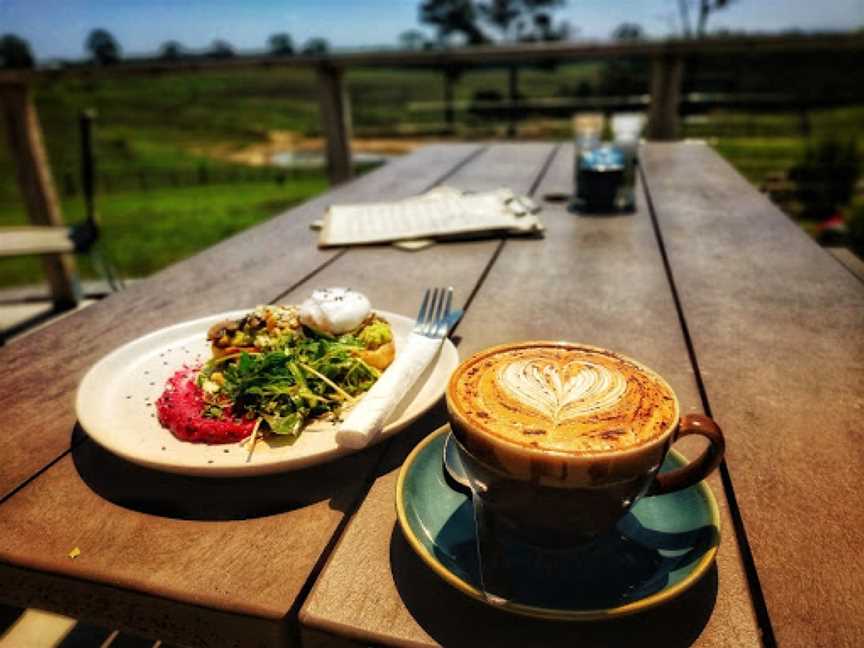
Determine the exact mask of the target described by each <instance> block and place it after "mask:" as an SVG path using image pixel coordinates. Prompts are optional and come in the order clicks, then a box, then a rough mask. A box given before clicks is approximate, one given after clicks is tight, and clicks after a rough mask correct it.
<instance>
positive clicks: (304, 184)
mask: <svg viewBox="0 0 864 648" xmlns="http://www.w3.org/2000/svg"><path fill="white" fill-rule="evenodd" d="M601 74H602V67H601V65H600V64H599V63H579V64H568V65H561V66H558V67H557V68H554V69H538V68H526V69H524V70H522V71H521V72H520V91H521V93H522V94H523V95H524V96H526V97H552V96H573V95H574V93H576V92H577V90H578V88H579V87H580V85H583V86H584V85H585V84H589V85H590V84H595V83H597V82H598V80H599V79H600V77H601ZM346 79H347V87H348V92H349V95H350V99H351V105H352V118H353V123H354V129H355V133H356V134H357V135H359V136H364V135H366V136H397V137H398V136H405V137H411V136H414V135H418V134H419V135H422V134H428V133H440V132H441V129H442V126H443V113H442V104H441V99H442V97H443V80H442V75H441V74H440V72H437V71H431V70H430V71H424V70H379V69H366V70H351V71H349V72H348V74H347V75H346ZM506 88H507V73H506V71H505V70H500V69H479V70H471V71H468V72H466V73H465V74H464V75H463V76H462V77H461V78H460V79H459V81H458V83H457V84H456V86H455V97H456V99H457V100H460V101H468V100H470V99H471V97H472V96H473V95H474V93H475V92H477V91H480V90H486V91H489V90H495V91H498V92H500V93H501V94H506ZM36 100H37V106H38V109H39V114H40V119H41V122H42V125H43V130H44V133H45V142H46V147H47V149H48V153H49V159H50V161H51V166H52V170H53V173H54V177H55V180H56V184H57V186H58V190H59V191H60V193H61V196H62V199H63V208H64V213H65V218H66V220H67V222H69V223H74V222H76V221H78V220H81V218H82V216H81V214H82V206H81V203H80V189H79V187H78V176H79V143H78V131H77V128H78V125H77V119H78V114H79V112H80V110H82V109H84V108H95V109H96V110H97V112H98V119H97V122H96V127H95V142H94V148H95V153H96V158H97V169H98V175H99V211H100V213H101V214H102V215H103V222H104V231H105V238H106V240H107V241H108V243H109V245H110V247H111V252H112V254H113V256H114V257H115V260H116V263H117V265H118V266H119V267H120V269H121V272H122V273H123V274H124V275H125V276H143V275H146V274H149V273H151V272H153V271H155V270H157V269H159V268H161V267H164V266H165V265H167V264H168V263H171V262H173V261H176V260H179V259H181V258H184V257H185V256H188V255H189V254H192V253H194V252H195V251H197V250H199V249H202V248H204V247H207V246H209V245H212V244H213V243H215V242H216V241H218V240H221V239H222V238H224V237H226V236H229V235H230V234H233V233H234V232H237V231H239V230H240V229H242V228H244V227H248V226H250V225H252V224H254V223H257V222H260V221H261V220H264V219H266V218H269V217H271V216H272V215H273V214H274V213H276V212H278V211H280V210H282V209H284V208H285V207H287V206H289V205H291V204H295V203H297V202H300V201H303V200H305V199H307V198H309V197H311V196H313V195H315V194H316V193H318V192H321V191H323V190H325V189H326V187H327V182H326V180H325V178H324V175H323V171H320V170H319V171H303V172H291V173H287V174H285V175H286V178H285V181H284V183H283V184H278V183H277V182H274V180H273V179H272V178H273V177H274V176H275V174H276V173H277V172H276V171H275V170H273V169H272V168H271V169H267V168H257V169H255V168H250V167H248V166H246V165H243V164H239V163H237V162H232V161H230V160H229V155H230V153H231V152H232V151H236V150H239V149H241V148H243V147H246V146H248V145H250V144H254V143H259V142H263V141H266V140H267V138H268V134H269V133H271V132H272V131H292V132H294V133H298V134H301V135H304V136H317V135H320V125H319V120H318V104H317V101H318V95H317V85H316V79H315V77H314V74H313V73H311V72H308V71H304V70H290V69H281V70H280V69H269V70H264V69H253V70H238V71H230V72H218V73H212V72H209V73H194V72H189V73H182V74H171V75H161V76H154V77H147V78H112V79H107V78H106V79H102V80H98V81H94V80H73V79H69V80H65V81H62V82H51V83H49V82H43V83H42V85H40V86H39V87H38V88H37V89H36ZM523 126H524V133H525V135H526V136H527V137H534V138H536V137H538V136H539V137H549V138H556V137H568V136H569V133H570V124H569V121H568V120H566V119H559V120H549V119H543V120H540V119H537V120H534V121H531V122H526V123H524V124H523ZM810 128H811V137H812V138H820V137H824V136H827V135H838V134H839V135H842V136H843V137H857V139H858V144H859V147H864V107H853V108H842V109H834V110H822V111H814V112H813V113H811V114H810ZM503 129H504V124H502V123H492V122H490V121H489V120H481V119H478V118H477V117H476V116H474V115H472V114H470V112H468V111H466V110H464V109H462V110H459V111H457V114H456V130H455V133H453V134H452V135H451V137H453V138H455V139H471V138H474V139H482V138H488V137H495V136H499V135H500V134H502V133H503ZM800 133H801V124H800V117H799V116H798V115H796V114H763V115H745V114H739V113H727V112H717V113H714V114H710V115H707V116H702V117H699V118H696V119H689V120H687V122H686V124H685V135H686V136H688V137H700V138H706V139H708V140H709V141H711V142H712V144H713V145H714V146H715V147H716V148H717V150H718V151H719V152H720V153H721V154H723V155H724V156H726V157H727V158H728V159H729V160H730V161H731V162H732V164H733V165H735V166H736V168H738V169H739V170H740V171H741V173H743V174H744V175H745V176H746V177H747V178H748V179H750V180H751V181H752V182H753V183H754V184H756V185H759V184H760V183H761V182H762V180H763V179H764V178H765V176H766V175H767V174H769V173H774V172H785V171H787V170H788V169H789V168H790V167H791V166H792V165H794V164H795V162H796V161H797V160H798V159H799V158H800V157H801V155H802V154H803V151H804V147H805V144H806V139H805V138H804V137H802V136H801V134H800ZM267 177H270V178H271V179H270V180H267V179H266V178H267ZM25 222H26V217H25V214H24V211H23V208H22V205H21V200H20V196H19V195H18V189H17V185H16V183H15V181H14V167H13V164H12V160H11V159H10V158H9V153H8V149H7V148H6V147H5V146H2V145H0V225H4V224H5V225H10V224H19V223H25ZM82 267H83V269H84V273H85V276H86V275H87V274H90V273H91V271H90V269H89V268H88V266H87V263H86V261H83V262H82ZM41 279H42V277H41V272H40V269H39V263H38V260H36V259H29V258H18V259H0V286H8V285H15V284H21V283H29V282H38V281H41Z"/></svg>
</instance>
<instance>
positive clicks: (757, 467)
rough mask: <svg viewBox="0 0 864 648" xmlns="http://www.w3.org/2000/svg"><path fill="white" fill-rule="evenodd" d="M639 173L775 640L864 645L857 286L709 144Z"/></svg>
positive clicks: (650, 153)
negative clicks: (720, 438)
mask: <svg viewBox="0 0 864 648" xmlns="http://www.w3.org/2000/svg"><path fill="white" fill-rule="evenodd" d="M643 159H644V170H645V173H646V175H647V178H648V187H649V190H650V193H651V196H652V199H653V203H654V209H655V212H656V215H657V219H658V222H659V224H660V227H661V230H662V233H663V237H664V239H665V245H666V249H667V251H668V255H669V260H670V266H671V269H672V272H673V275H674V278H675V282H676V285H677V288H678V292H679V295H680V299H681V305H682V308H683V313H684V315H685V317H686V321H687V324H688V327H689V331H690V335H691V338H692V344H693V349H694V351H695V355H696V358H697V359H698V363H699V367H700V369H701V377H702V380H703V381H704V386H705V390H706V393H707V398H708V400H709V401H710V406H711V409H712V410H713V412H714V414H715V416H716V418H717V420H718V421H719V422H720V424H721V425H722V426H723V428H724V430H725V431H726V435H727V439H728V447H727V464H728V467H729V471H730V473H731V479H732V484H733V485H734V491H735V495H736V498H737V502H738V505H739V507H740V510H741V515H742V518H743V522H744V525H745V527H746V532H747V533H746V536H747V538H748V539H749V543H750V548H751V550H752V553H753V558H754V560H755V566H756V569H757V571H758V578H759V582H760V583H761V586H762V591H763V592H764V597H765V601H766V602H767V610H768V615H769V616H770V620H771V626H772V627H773V632H774V637H775V638H776V640H777V643H778V644H779V645H781V646H861V645H862V644H864V577H862V574H864V554H862V552H861V548H860V532H861V529H864V510H862V508H861V506H860V499H861V498H860V482H861V475H862V474H864V452H862V444H861V418H862V413H864V335H862V332H864V290H862V285H861V282H860V281H859V280H858V279H857V278H856V277H854V276H853V275H852V274H850V273H849V272H848V271H847V270H846V269H845V268H843V267H841V266H840V265H839V264H838V263H837V262H836V261H835V260H834V259H832V258H831V257H830V256H829V255H828V254H827V253H826V252H825V251H824V250H822V249H820V248H819V246H817V245H816V244H815V243H814V242H813V241H812V240H811V239H809V238H808V237H807V236H806V235H805V234H804V233H803V232H802V231H801V230H800V229H799V228H798V227H797V226H796V225H795V224H794V223H793V222H792V221H791V220H790V219H789V218H787V217H786V216H785V215H784V214H783V213H782V212H780V210H778V209H777V208H776V207H774V206H773V205H772V204H771V203H770V202H769V201H768V200H767V198H765V197H764V196H762V195H760V194H758V193H757V192H756V191H755V190H754V189H753V188H752V187H751V186H750V185H749V184H748V183H747V181H746V180H745V179H744V178H742V177H741V176H739V175H738V174H737V173H736V172H735V171H734V170H733V169H732V168H731V167H730V166H729V165H728V164H727V163H726V162H725V161H723V160H722V159H721V158H720V157H719V156H718V155H717V154H716V153H714V152H713V151H711V150H710V149H709V148H708V147H707V146H705V145H700V144H688V145H674V146H668V145H650V146H649V147H648V149H647V151H646V152H645V155H644V156H643ZM769 632H770V629H769ZM771 638H772V637H770V636H769V641H770V640H771Z"/></svg>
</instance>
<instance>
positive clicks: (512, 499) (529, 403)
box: [446, 341, 725, 547]
mask: <svg viewBox="0 0 864 648" xmlns="http://www.w3.org/2000/svg"><path fill="white" fill-rule="evenodd" d="M446 400H447V410H448V414H449V419H450V426H451V429H452V432H453V435H454V437H455V439H456V441H457V442H458V448H459V450H460V454H461V455H462V456H461V458H462V463H463V464H464V467H465V471H466V473H467V477H468V479H469V482H470V484H471V490H472V493H473V500H474V506H475V509H477V508H478V507H480V508H482V509H483V514H484V516H491V518H492V519H494V520H495V525H496V528H497V529H499V530H501V531H506V532H509V533H512V534H513V535H514V536H516V537H517V538H519V539H520V540H523V541H525V542H528V543H530V544H533V545H537V546H540V547H569V546H579V545H584V544H586V543H589V542H591V541H592V540H594V539H596V538H597V537H599V536H602V535H603V534H605V533H607V532H609V531H610V530H611V529H612V528H613V527H614V526H615V523H616V522H617V521H618V520H619V519H620V518H621V517H623V516H624V514H626V513H627V511H628V510H629V509H630V508H631V507H632V506H633V505H634V504H635V503H636V502H637V501H638V500H639V499H640V498H641V497H645V496H654V495H662V494H664V493H669V492H672V491H676V490H681V489H683V488H688V487H690V486H693V485H695V484H697V483H698V482H699V481H701V480H702V479H704V478H705V477H706V476H707V475H708V474H710V473H711V471H713V470H714V469H715V468H716V467H717V465H718V464H719V463H720V461H721V459H722V457H723V451H724V447H725V442H724V439H723V433H722V432H721V430H720V428H719V427H718V426H717V425H716V423H714V422H713V421H712V420H711V419H709V418H708V417H706V416H702V415H698V414H689V415H686V416H684V417H681V416H680V405H679V402H678V398H677V397H676V396H675V393H674V391H673V390H672V388H671V387H670V386H669V384H668V383H667V382H666V381H665V380H664V379H663V378H662V377H661V376H660V375H659V374H657V373H656V372H654V371H652V370H651V369H649V368H648V367H646V366H645V365H643V364H641V363H639V362H637V361H636V360H633V359H631V358H627V357H625V356H623V355H620V354H617V353H614V352H612V351H609V350H606V349H602V348H598V347H593V346H588V345H584V344H572V343H568V342H553V341H529V342H518V343H512V344H504V345H500V346H496V347H493V348H490V349H486V350H484V351H481V352H479V353H476V354H474V355H473V356H471V357H470V358H468V359H467V360H465V361H464V362H463V363H462V364H461V365H460V366H459V367H458V368H457V369H456V371H455V372H454V373H453V375H452V376H451V378H450V381H449V384H448V386H447V392H446ZM691 434H699V435H702V436H704V437H705V438H707V439H708V441H709V445H708V447H707V448H706V449H705V451H704V452H703V453H702V454H701V456H699V457H698V458H697V459H695V460H694V461H692V462H690V463H688V464H687V465H685V466H683V467H680V468H677V469H674V470H671V471H668V472H664V473H662V474H660V473H659V470H660V466H661V465H662V463H663V460H664V458H665V456H666V453H667V451H668V450H669V448H670V446H671V445H672V444H673V443H674V442H675V441H676V440H677V439H680V438H681V437H684V436H687V435H691Z"/></svg>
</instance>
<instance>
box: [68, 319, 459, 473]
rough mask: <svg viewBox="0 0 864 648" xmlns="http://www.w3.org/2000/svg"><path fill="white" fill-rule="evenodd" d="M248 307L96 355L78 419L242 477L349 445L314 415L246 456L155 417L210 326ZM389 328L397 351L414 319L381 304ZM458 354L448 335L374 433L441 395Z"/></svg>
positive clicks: (187, 468)
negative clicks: (188, 438)
mask: <svg viewBox="0 0 864 648" xmlns="http://www.w3.org/2000/svg"><path fill="white" fill-rule="evenodd" d="M247 312H249V311H248V310H242V311H232V312H228V313H220V314H218V315H213V316H212V317H206V318H203V319H198V320H193V321H191V322H182V323H180V324H175V325H174V326H169V327H168V328H164V329H160V330H158V331H156V332H154V333H150V334H149V335H145V336H144V337H141V338H138V339H137V340H134V341H132V342H130V343H128V344H126V345H124V346H122V347H120V348H119V349H116V350H114V351H112V352H111V353H110V354H108V355H107V356H105V357H104V358H102V359H101V360H100V361H99V362H97V363H96V364H95V365H94V366H93V367H92V368H91V369H90V371H88V372H87V374H86V375H85V376H84V379H83V380H82V381H81V384H80V385H79V387H78V396H77V398H76V402H75V408H76V412H77V414H78V421H79V422H80V423H81V426H82V427H83V428H84V430H86V432H87V434H88V435H90V437H91V438H92V439H93V440H95V441H96V442H97V443H99V444H100V445H101V446H103V447H104V448H106V449H107V450H109V451H111V452H113V453H114V454H116V455H119V456H120V457H123V458H124V459H127V460H129V461H132V462H134V463H137V464H141V465H143V466H147V467H149V468H155V469H157V470H164V471H167V472H173V473H182V474H192V475H201V476H208V477H241V476H247V475H262V474H267V473H275V472H285V471H289V470H296V469H298V468H304V467H306V466H311V465H314V464H317V463H322V462H324V461H329V460H331V459H335V458H336V457H340V456H342V455H346V454H350V453H351V452H354V450H351V449H350V448H345V447H341V446H339V445H337V444H336V440H335V431H336V430H335V426H334V424H332V423H328V422H315V423H313V424H312V425H310V426H308V427H307V428H306V430H305V431H304V432H303V434H301V435H300V438H299V439H298V440H297V441H296V442H295V443H294V444H293V445H287V444H284V443H281V444H280V443H279V441H278V439H276V440H274V441H264V442H262V441H261V440H259V441H258V443H257V444H256V446H255V452H254V453H253V455H252V458H251V460H250V461H249V462H248V463H247V461H246V459H247V455H248V452H247V450H246V448H245V447H243V446H240V445H239V444H237V443H231V444H220V445H207V444H204V443H189V442H185V441H180V440H179V439H177V438H176V437H175V436H174V435H173V434H171V432H169V431H168V430H166V429H164V428H163V427H162V426H161V425H159V421H158V420H157V418H156V406H155V403H156V399H158V398H159V396H160V395H161V394H162V391H163V389H164V387H165V383H166V381H167V380H168V378H169V377H171V376H172V375H173V374H174V372H176V371H177V370H178V369H181V368H182V367H183V366H184V365H188V366H193V367H194V366H198V365H200V364H202V363H203V362H204V361H205V360H206V359H207V358H209V357H210V345H209V343H208V342H207V340H206V334H207V329H208V328H209V327H210V326H211V325H213V324H215V323H216V322H219V321H222V320H225V319H239V318H240V317H242V316H243V315H244V314H246V313H247ZM378 312H379V313H380V314H381V316H382V317H384V318H385V319H386V320H387V321H388V322H390V326H391V328H392V329H393V334H394V338H395V342H396V353H397V355H398V353H399V349H400V348H401V347H402V345H403V344H404V343H405V340H406V339H407V337H408V335H409V334H410V332H411V329H412V327H413V326H414V320H413V319H409V318H407V317H403V316H402V315H396V314H395V313H387V312H383V311H378ZM458 364H459V355H458V353H457V351H456V348H455V347H454V346H453V344H452V343H451V342H450V341H449V340H445V342H444V346H443V347H442V349H441V353H440V355H439V356H438V359H437V361H436V363H435V364H433V365H431V366H430V367H429V368H427V369H426V372H425V373H424V374H423V375H422V376H421V377H420V379H419V380H418V381H417V384H416V385H415V386H414V388H413V389H412V391H411V392H409V393H408V395H407V396H405V398H404V399H403V401H402V402H401V403H400V404H399V407H398V408H397V410H396V412H394V414H393V415H392V416H391V417H390V420H389V421H388V423H387V425H386V426H385V427H384V430H383V432H382V433H381V434H380V435H379V436H378V439H377V440H378V441H380V440H382V439H385V438H387V437H388V436H391V435H393V434H395V433H396V432H398V431H399V430H401V429H402V428H404V427H405V426H406V425H408V424H409V423H411V422H412V421H413V420H414V419H416V418H417V417H419V416H420V415H421V414H423V413H424V412H425V411H426V410H428V409H429V408H430V407H432V405H434V404H435V402H436V401H437V400H438V399H439V398H441V397H442V396H443V395H444V390H445V388H446V386H447V381H448V380H449V378H450V374H451V373H452V372H453V370H454V369H456V366H457V365H458Z"/></svg>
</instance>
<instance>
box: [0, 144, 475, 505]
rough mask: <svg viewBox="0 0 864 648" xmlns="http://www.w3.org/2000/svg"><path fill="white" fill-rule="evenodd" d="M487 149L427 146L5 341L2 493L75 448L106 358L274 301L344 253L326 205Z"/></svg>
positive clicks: (400, 186) (425, 182)
mask: <svg viewBox="0 0 864 648" xmlns="http://www.w3.org/2000/svg"><path fill="white" fill-rule="evenodd" d="M479 148H480V147H478V146H475V145H448V146H431V147H427V148H424V149H421V150H420V151H418V152H417V153H414V154H413V155H410V156H408V157H405V158H402V159H399V160H397V161H394V162H392V163H390V164H387V165H385V166H384V167H382V168H381V169H378V170H376V171H373V172H372V173H369V174H367V175H365V176H363V177H361V178H359V179H358V180H356V181H354V182H352V183H350V184H347V185H343V186H341V187H339V188H338V189H336V190H335V191H331V192H328V193H326V194H324V195H322V196H319V197H318V198H316V199H314V200H311V201H309V202H307V203H304V204H303V205H302V206H300V207H297V208H296V209H292V210H290V211H288V212H287V213H285V214H283V215H282V216H279V217H277V218H274V219H272V220H270V221H267V222H265V223H263V224H261V225H259V226H258V227H255V228H252V229H250V230H247V231H245V232H243V233H241V234H239V235H237V236H235V237H233V238H231V239H229V240H227V241H223V242H222V243H220V244H219V245H216V246H215V247H213V248H210V249H208V250H206V251H204V252H202V253H200V254H198V255H197V256H195V257H193V258H191V259H189V260H187V261H184V262H182V263H179V264H176V265H174V266H171V267H169V268H167V269H166V270H164V271H162V272H160V273H158V274H157V275H155V276H154V277H152V278H150V279H149V280H147V281H141V282H136V283H135V284H134V285H132V286H131V287H130V288H129V289H128V290H126V291H124V292H122V293H118V294H116V295H112V296H111V297H108V298H107V299H105V300H103V301H101V302H100V303H98V304H96V305H94V306H91V307H89V308H87V309H85V310H83V311H80V312H77V313H75V314H74V315H70V316H69V317H66V318H64V319H63V320H62V321H60V322H58V323H57V324H56V325H53V326H50V327H47V328H45V329H43V330H41V331H38V332H34V333H33V334H31V335H28V336H27V337H25V338H22V339H21V340H18V341H16V342H15V344H10V345H7V346H5V347H2V348H0V366H3V367H4V368H6V369H7V371H4V372H2V374H0V410H2V411H3V412H4V414H5V416H4V420H3V424H2V429H3V434H4V441H5V451H4V455H3V459H2V461H0V500H2V498H4V497H6V496H7V495H8V494H9V493H10V492H12V491H13V490H14V489H15V488H16V487H17V486H19V485H20V484H21V483H22V482H24V481H25V480H26V479H28V478H29V477H31V476H32V475H33V474H35V473H36V472H37V471H38V470H40V469H41V468H43V467H44V466H46V465H48V464H49V463H50V462H51V461H54V460H56V459H57V457H59V456H61V455H62V454H63V453H64V452H65V451H66V450H67V449H68V448H69V440H70V435H71V432H72V427H73V425H74V423H75V414H74V411H73V399H74V394H75V389H76V387H77V384H78V381H79V380H80V379H81V377H82V375H83V374H84V372H85V371H86V370H87V369H88V368H89V367H90V366H91V365H92V364H93V363H94V362H95V361H96V360H98V359H99V358H100V357H101V356H103V355H104V354H106V353H107V352H109V351H110V350H112V349H113V348H115V347H117V346H119V345H121V344H123V343H125V342H128V341H129V340H132V339H134V338H136V337H138V336H140V335H142V334H144V333H146V332H148V331H152V330H154V329H157V328H159V327H162V326H167V325H169V324H172V323H175V322H177V321H182V320H185V319H193V318H195V317H202V316H204V315H209V314H212V313H218V312H220V311H224V310H229V309H234V308H244V307H246V306H255V305H257V304H259V303H266V302H268V301H271V300H272V299H274V298H276V297H277V296H278V295H279V294H281V293H282V292H284V291H285V290H286V289H288V288H290V287H291V286H292V285H293V284H295V283H297V282H299V281H301V280H302V279H303V278H304V277H305V276H307V275H308V274H309V273H311V272H314V271H315V270H316V269H318V268H319V267H320V266H321V265H322V264H324V263H326V262H327V261H329V260H331V259H333V258H334V257H335V255H337V254H339V252H338V251H334V250H319V249H318V248H317V247H316V246H315V241H316V240H317V232H313V231H312V230H310V229H309V224H310V223H311V222H312V221H313V220H315V219H317V218H320V217H321V215H322V214H323V211H324V209H325V208H326V207H327V205H329V204H331V203H333V202H339V201H348V200H357V201H360V200H374V199H376V198H379V197H381V196H387V197H393V198H396V197H407V196H409V195H412V194H414V193H417V192H419V191H423V190H425V189H428V188H429V187H430V186H432V185H434V184H435V183H436V182H437V181H438V180H439V179H440V177H441V176H442V174H444V173H446V172H447V171H449V170H450V169H452V168H453V167H454V166H456V165H458V164H460V163H462V162H463V161H465V160H466V159H467V157H468V156H470V155H472V154H473V153H475V152H476V151H478V150H479ZM35 412H38V413H39V415H38V416H35V415H34V413H35Z"/></svg>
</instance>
